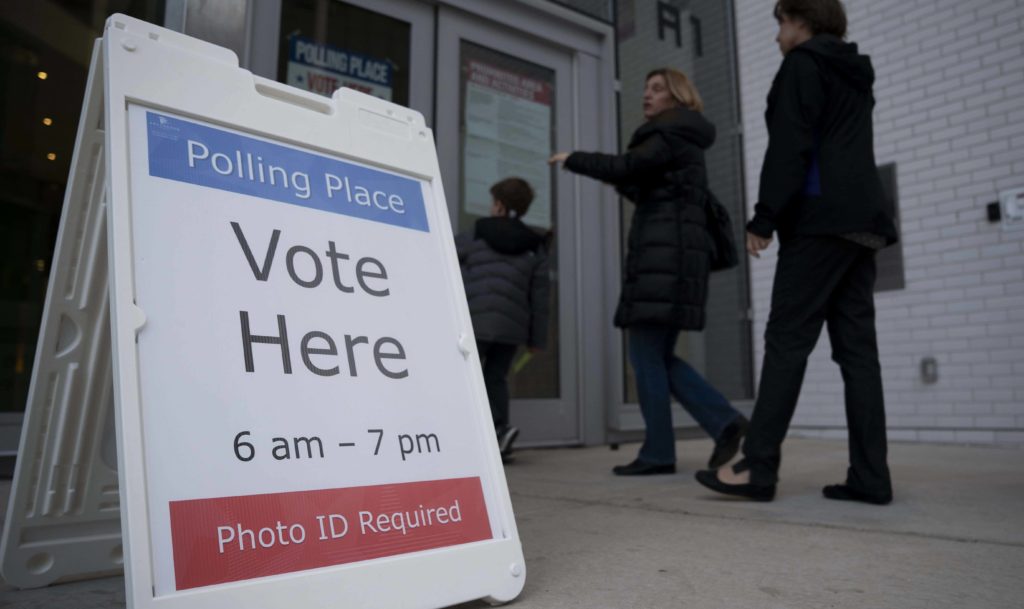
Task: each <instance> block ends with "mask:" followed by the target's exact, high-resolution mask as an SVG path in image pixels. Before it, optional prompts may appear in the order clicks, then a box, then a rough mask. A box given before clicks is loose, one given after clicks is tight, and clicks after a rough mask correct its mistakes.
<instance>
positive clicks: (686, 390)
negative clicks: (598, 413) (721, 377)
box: [629, 326, 740, 465]
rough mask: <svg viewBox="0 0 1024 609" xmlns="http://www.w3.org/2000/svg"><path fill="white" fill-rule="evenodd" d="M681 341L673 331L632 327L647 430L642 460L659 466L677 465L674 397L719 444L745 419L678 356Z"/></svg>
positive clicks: (633, 353) (633, 355) (631, 353)
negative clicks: (737, 420) (736, 422)
mask: <svg viewBox="0 0 1024 609" xmlns="http://www.w3.org/2000/svg"><path fill="white" fill-rule="evenodd" d="M678 336H679V330H677V329H675V328H670V327H668V326H634V327H630V328H629V361H630V362H631V363H632V364H633V374H634V375H635V376H636V385H637V393H638V394H639V397H640V412H641V413H642V414H643V417H644V423H645V424H646V426H647V430H646V433H645V435H644V443H643V446H642V447H641V448H640V456H639V458H640V460H641V461H644V462H647V463H653V464H656V465H666V464H670V463H673V464H674V463H675V462H676V437H675V432H674V431H673V429H672V410H671V404H672V403H671V398H670V397H669V395H670V393H671V395H673V396H675V398H676V399H677V400H679V403H680V404H682V405H683V408H685V409H686V411H687V412H688V413H690V416H692V417H693V418H694V419H696V421H697V423H698V424H699V425H700V426H701V428H703V429H704V431H705V432H707V434H708V435H709V436H711V437H712V438H714V439H717V438H718V437H719V436H720V435H721V433H722V431H723V430H724V429H725V428H726V426H727V425H729V423H731V422H732V421H733V420H734V419H735V418H736V417H738V416H740V412H739V411H738V410H736V409H735V408H733V407H732V404H730V403H729V400H727V399H726V398H725V396H723V395H722V394H721V393H719V392H718V390H716V389H715V388H714V387H712V386H711V385H710V384H709V383H708V382H707V381H706V380H704V377H702V376H701V375H700V373H699V372H697V371H696V370H694V369H693V366H690V365H689V364H687V363H686V362H684V361H683V360H681V359H680V358H678V357H677V356H676V355H675V354H674V353H673V351H674V349H675V345H676V338H677V337H678Z"/></svg>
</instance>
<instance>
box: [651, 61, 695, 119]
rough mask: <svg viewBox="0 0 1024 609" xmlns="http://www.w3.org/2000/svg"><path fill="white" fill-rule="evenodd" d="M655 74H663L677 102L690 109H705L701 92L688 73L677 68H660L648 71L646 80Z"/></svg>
mask: <svg viewBox="0 0 1024 609" xmlns="http://www.w3.org/2000/svg"><path fill="white" fill-rule="evenodd" d="M655 76H661V77H662V78H664V79H665V84H666V85H668V91H669V93H671V94H672V97H673V98H675V100H676V101H677V102H679V103H680V104H682V105H684V106H686V107H687V108H689V109H690V110H696V111H697V112H703V111H704V102H703V101H702V100H701V98H700V92H699V91H697V86H696V85H694V84H693V82H692V81H690V79H689V78H687V77H686V74H683V73H682V72H680V71H679V70H677V69H675V68H658V69H657V70H651V71H650V72H648V73H647V78H646V79H644V81H645V82H646V81H648V80H650V79H651V78H653V77H655Z"/></svg>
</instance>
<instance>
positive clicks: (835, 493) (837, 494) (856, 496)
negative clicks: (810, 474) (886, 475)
mask: <svg viewBox="0 0 1024 609" xmlns="http://www.w3.org/2000/svg"><path fill="white" fill-rule="evenodd" d="M821 494H822V495H824V496H825V498H826V499H836V500H838V501H862V502H864V503H873V504H874V505H888V504H889V503H892V493H887V494H885V495H872V494H871V493H865V492H864V491H859V490H857V489H855V488H853V487H852V486H847V485H845V484H830V485H828V486H826V487H824V488H822V489H821Z"/></svg>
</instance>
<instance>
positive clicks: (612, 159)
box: [565, 132, 672, 184]
mask: <svg viewBox="0 0 1024 609" xmlns="http://www.w3.org/2000/svg"><path fill="white" fill-rule="evenodd" d="M671 162H672V148H671V146H669V143H668V141H667V140H666V139H665V136H664V135H662V134H660V133H658V132H653V133H651V134H650V135H649V136H648V137H646V138H644V139H643V141H641V142H640V143H639V144H637V145H636V146H634V147H633V148H630V149H629V150H628V151H627V152H625V153H624V154H603V153H600V152H574V153H572V154H570V155H569V158H567V159H566V160H565V168H566V169H568V170H569V171H571V172H573V173H578V174H581V175H585V176H588V177H591V178H596V179H598V180H601V181H603V182H609V183H611V184H620V183H622V182H624V181H627V180H636V179H638V178H643V177H644V176H645V175H653V174H660V173H661V172H662V171H664V169H665V167H667V166H669V165H670V164H671Z"/></svg>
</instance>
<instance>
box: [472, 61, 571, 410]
mask: <svg viewBox="0 0 1024 609" xmlns="http://www.w3.org/2000/svg"><path fill="white" fill-rule="evenodd" d="M460 74H461V77H460V79H459V80H460V96H459V99H460V113H459V126H460V144H461V147H460V151H461V154H460V163H461V167H460V171H459V175H461V176H462V180H461V182H460V184H459V218H458V230H459V231H464V230H471V229H472V227H473V224H474V223H475V222H476V221H477V220H478V219H480V218H482V217H486V216H488V215H489V214H490V209H491V195H490V187H491V185H492V184H494V183H495V182H497V181H499V180H501V179H504V178H508V177H520V178H523V179H525V180H526V181H527V182H529V183H530V185H531V186H532V187H533V189H534V192H535V198H534V201H533V204H532V205H531V206H530V209H529V211H528V212H527V213H526V215H525V216H524V218H523V222H524V223H525V224H526V225H528V226H530V227H531V228H533V229H534V230H537V231H538V232H541V233H546V232H548V231H551V230H552V229H553V228H554V226H555V224H556V219H557V215H556V207H557V206H556V205H555V202H556V201H555V188H554V179H553V174H554V169H553V168H551V167H550V166H549V165H548V164H547V159H548V157H549V156H550V155H551V153H552V152H554V137H555V119H554V108H555V72H554V70H551V69H548V68H545V67H543V66H538V65H536V64H532V63H529V62H526V61H523V60H521V59H517V58H515V57H512V56H510V55H506V54H504V53H499V52H498V51H494V50H491V49H488V48H486V47H482V46H479V45H475V44H472V43H470V42H466V41H462V43H461V45H460ZM548 255H549V261H550V264H551V290H550V303H549V306H550V309H549V311H550V318H549V319H550V322H549V323H548V341H547V344H548V348H547V349H546V350H545V351H542V352H540V353H537V354H535V355H533V356H530V355H529V354H527V353H526V352H525V351H523V352H521V353H520V354H519V356H518V357H517V360H516V364H514V365H513V368H512V373H511V375H510V378H509V390H510V392H511V396H512V398H514V399H529V398H532V399H540V398H557V397H559V392H560V388H559V365H558V362H559V350H560V345H559V341H558V335H559V316H558V272H557V269H558V256H557V248H556V247H555V246H554V242H553V241H552V244H551V246H550V248H549V251H548Z"/></svg>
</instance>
